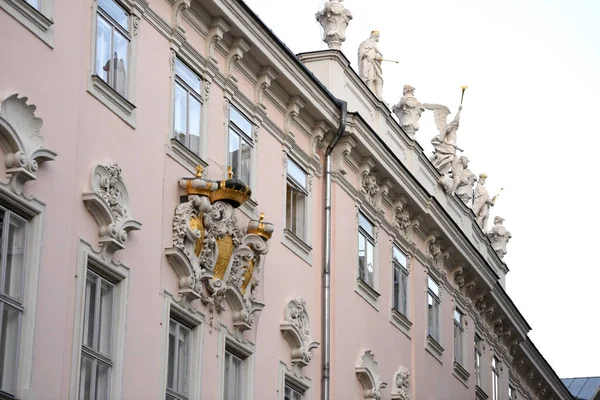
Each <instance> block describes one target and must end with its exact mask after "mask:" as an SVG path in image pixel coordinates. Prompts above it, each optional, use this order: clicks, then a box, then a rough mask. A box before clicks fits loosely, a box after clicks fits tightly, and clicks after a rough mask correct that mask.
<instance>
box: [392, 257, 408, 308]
mask: <svg viewBox="0 0 600 400" xmlns="http://www.w3.org/2000/svg"><path fill="white" fill-rule="evenodd" d="M392 267H393V270H394V291H393V299H392V301H393V304H394V310H396V311H398V312H399V313H400V314H402V315H404V316H408V269H407V259H406V255H404V253H403V252H402V251H400V249H399V248H398V247H396V246H394V247H393V250H392Z"/></svg>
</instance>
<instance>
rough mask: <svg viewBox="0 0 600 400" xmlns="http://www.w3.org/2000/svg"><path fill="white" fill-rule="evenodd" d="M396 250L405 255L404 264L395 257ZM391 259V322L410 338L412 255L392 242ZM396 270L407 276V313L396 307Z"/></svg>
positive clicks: (405, 294)
mask: <svg viewBox="0 0 600 400" xmlns="http://www.w3.org/2000/svg"><path fill="white" fill-rule="evenodd" d="M394 250H397V251H398V252H400V254H402V255H403V256H404V257H405V260H406V261H405V265H402V264H401V263H398V262H396V260H395V258H394ZM390 257H391V259H392V268H391V277H390V281H391V284H392V287H391V293H392V296H391V297H390V322H391V323H392V324H393V325H394V326H395V327H396V328H398V329H399V330H400V331H401V332H402V333H404V334H405V335H406V336H407V337H408V338H409V339H410V338H411V333H410V330H411V327H412V322H411V321H410V307H411V296H410V294H411V286H412V285H411V273H410V262H411V257H410V255H408V254H406V252H404V251H403V250H402V247H401V246H400V245H398V244H396V243H392V251H391V255H390ZM396 270H398V273H399V274H402V275H405V277H406V290H405V293H404V296H405V297H406V310H405V313H402V312H401V311H399V310H397V309H396V304H395V301H394V300H395V299H396V296H397V294H396V289H395V287H394V284H395V278H394V275H395V274H396Z"/></svg>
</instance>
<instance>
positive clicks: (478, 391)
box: [475, 386, 488, 400]
mask: <svg viewBox="0 0 600 400" xmlns="http://www.w3.org/2000/svg"><path fill="white" fill-rule="evenodd" d="M475 399H477V400H487V399H488V395H487V394H485V392H484V391H483V389H482V388H480V387H479V386H475Z"/></svg>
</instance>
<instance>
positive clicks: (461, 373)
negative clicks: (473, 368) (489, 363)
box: [452, 361, 471, 387]
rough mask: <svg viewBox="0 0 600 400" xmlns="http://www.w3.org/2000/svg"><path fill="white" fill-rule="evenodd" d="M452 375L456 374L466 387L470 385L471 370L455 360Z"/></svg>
mask: <svg viewBox="0 0 600 400" xmlns="http://www.w3.org/2000/svg"><path fill="white" fill-rule="evenodd" d="M452 375H454V376H455V377H456V378H457V379H458V380H459V381H460V382H461V383H462V384H463V385H465V387H469V386H468V385H467V382H468V381H469V376H471V374H469V371H467V370H466V369H465V367H463V366H462V365H460V364H459V363H457V362H456V361H454V364H453V371H452Z"/></svg>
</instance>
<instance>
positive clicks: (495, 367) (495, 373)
mask: <svg viewBox="0 0 600 400" xmlns="http://www.w3.org/2000/svg"><path fill="white" fill-rule="evenodd" d="M491 370H492V400H500V397H499V393H500V392H499V390H500V361H499V360H498V358H496V356H495V355H493V356H492V363H491Z"/></svg>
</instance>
